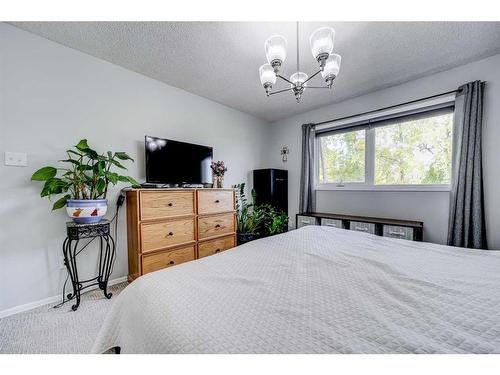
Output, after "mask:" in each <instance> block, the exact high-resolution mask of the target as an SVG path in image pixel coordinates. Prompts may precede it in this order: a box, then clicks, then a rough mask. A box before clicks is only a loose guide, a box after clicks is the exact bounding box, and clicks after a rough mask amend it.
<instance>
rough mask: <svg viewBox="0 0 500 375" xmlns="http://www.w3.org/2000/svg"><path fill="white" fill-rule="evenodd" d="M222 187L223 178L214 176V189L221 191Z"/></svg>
mask: <svg viewBox="0 0 500 375" xmlns="http://www.w3.org/2000/svg"><path fill="white" fill-rule="evenodd" d="M223 187H224V176H214V188H216V189H222V188H223Z"/></svg>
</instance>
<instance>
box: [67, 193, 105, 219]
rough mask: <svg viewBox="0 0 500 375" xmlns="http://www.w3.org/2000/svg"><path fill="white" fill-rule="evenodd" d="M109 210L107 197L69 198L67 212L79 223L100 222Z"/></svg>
mask: <svg viewBox="0 0 500 375" xmlns="http://www.w3.org/2000/svg"><path fill="white" fill-rule="evenodd" d="M107 210H108V200H107V199H68V201H67V202H66V212H67V213H68V216H69V217H70V218H72V219H73V221H74V222H75V223H78V224H91V223H98V222H100V221H101V220H102V218H103V217H104V215H106V211H107Z"/></svg>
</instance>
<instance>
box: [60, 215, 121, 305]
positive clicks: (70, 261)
mask: <svg viewBox="0 0 500 375" xmlns="http://www.w3.org/2000/svg"><path fill="white" fill-rule="evenodd" d="M66 230H67V233H68V236H67V237H66V239H65V240H64V244H63V254H64V264H65V265H66V268H67V269H68V273H69V276H70V278H71V283H72V284H73V293H70V294H68V295H67V296H66V297H67V298H68V300H71V299H73V298H76V303H75V304H74V305H73V306H71V309H72V310H73V311H76V309H78V306H80V294H81V291H82V290H84V289H86V288H89V287H91V286H94V285H98V286H99V289H101V290H102V291H103V292H104V296H105V297H106V298H108V299H109V298H111V296H112V295H113V294H112V293H108V291H107V288H108V280H109V275H110V274H111V271H112V266H113V262H114V260H115V256H116V249H115V240H114V239H113V237H111V231H110V222H109V221H108V220H102V221H100V222H99V223H95V224H76V223H74V222H68V223H66ZM82 239H90V241H89V242H87V244H86V245H85V246H83V247H82V248H80V249H79V248H78V245H79V242H80V240H82ZM94 239H98V240H99V245H100V248H99V275H98V276H96V277H93V278H91V279H88V280H80V279H79V278H78V268H77V265H76V257H77V255H78V254H79V253H80V252H81V251H82V250H84V249H85V248H86V247H87V245H88V244H89V243H90V242H91V241H93V240H94Z"/></svg>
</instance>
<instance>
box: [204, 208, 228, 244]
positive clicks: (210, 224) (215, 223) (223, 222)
mask: <svg viewBox="0 0 500 375" xmlns="http://www.w3.org/2000/svg"><path fill="white" fill-rule="evenodd" d="M234 230H235V228H234V214H233V213H229V214H223V215H213V216H207V217H199V218H198V238H199V239H203V238H209V237H214V236H221V235H223V234H230V233H234Z"/></svg>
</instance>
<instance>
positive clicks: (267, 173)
mask: <svg viewBox="0 0 500 375" xmlns="http://www.w3.org/2000/svg"><path fill="white" fill-rule="evenodd" d="M253 188H254V189H255V192H256V193H257V198H256V203H257V204H270V205H272V206H274V207H275V208H277V209H278V210H281V211H284V212H285V213H286V214H288V171H286V170H283V169H255V170H254V171H253Z"/></svg>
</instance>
